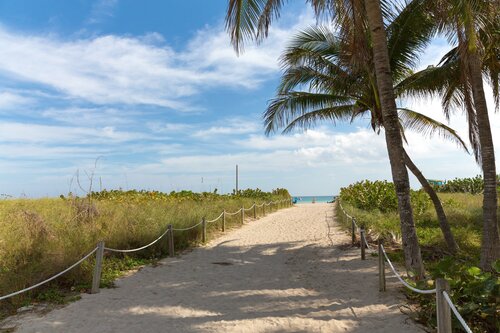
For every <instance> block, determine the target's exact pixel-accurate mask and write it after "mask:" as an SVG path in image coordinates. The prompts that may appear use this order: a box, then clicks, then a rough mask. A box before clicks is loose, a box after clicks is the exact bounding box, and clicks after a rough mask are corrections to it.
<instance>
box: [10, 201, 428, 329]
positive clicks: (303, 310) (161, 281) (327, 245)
mask: <svg viewBox="0 0 500 333" xmlns="http://www.w3.org/2000/svg"><path fill="white" fill-rule="evenodd" d="M348 242H349V237H348V235H346V234H345V233H344V232H343V231H341V230H340V229H339V228H338V227H337V226H336V224H335V221H333V205H331V204H303V205H297V206H295V207H292V208H287V209H284V210H281V211H279V212H276V213H272V214H270V215H268V216H267V217H265V218H262V219H260V220H257V221H249V222H248V223H247V224H246V225H245V226H243V227H242V228H241V229H237V230H232V231H230V232H227V234H225V235H223V236H222V237H219V238H217V239H216V240H213V241H211V242H209V243H208V244H207V245H206V246H203V247H200V248H196V249H194V250H193V251H192V252H189V253H185V254H182V255H180V256H179V257H176V258H168V259H165V260H162V261H161V262H160V265H159V266H157V267H145V268H144V269H142V270H140V271H138V272H137V273H135V274H133V275H131V276H129V277H126V278H123V279H120V280H119V281H117V288H115V289H103V290H101V293H99V294H95V295H87V294H85V295H83V296H82V299H81V300H80V301H77V302H74V303H71V304H69V305H67V306H65V307H63V308H60V309H57V310H53V311H51V312H49V313H46V314H44V315H41V314H37V313H29V314H25V315H22V316H18V317H15V318H10V324H12V323H15V325H17V329H16V330H15V332H44V333H45V332H47V333H49V332H50V333H51V332H65V333H70V332H96V333H97V332H99V333H101V332H141V333H146V332H249V333H250V332H252V333H259V332H273V333H277V332H374V333H376V332H403V331H404V332H406V333H412V332H424V331H423V330H422V329H421V328H419V327H418V326H417V325H416V324H414V323H413V322H412V321H411V320H410V319H409V318H408V317H407V316H405V315H404V314H402V313H401V311H400V305H401V303H402V302H404V299H403V298H402V296H401V293H400V290H399V288H398V286H397V285H394V284H388V289H389V290H388V291H387V292H385V293H380V292H379V291H378V278H377V259H376V258H375V257H372V256H370V255H368V256H367V257H368V258H367V260H366V261H361V260H360V254H359V249H357V248H351V249H347V250H341V249H340V248H339V245H341V244H347V243H348Z"/></svg>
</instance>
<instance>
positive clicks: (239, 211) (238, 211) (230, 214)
mask: <svg viewBox="0 0 500 333" xmlns="http://www.w3.org/2000/svg"><path fill="white" fill-rule="evenodd" d="M241 209H242V208H240V209H238V210H237V211H236V212H234V213H228V212H226V215H229V216H233V215H236V214H240V213H241Z"/></svg>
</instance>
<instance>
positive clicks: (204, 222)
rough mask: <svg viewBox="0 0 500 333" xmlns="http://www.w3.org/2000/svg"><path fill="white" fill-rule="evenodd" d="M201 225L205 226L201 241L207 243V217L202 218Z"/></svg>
mask: <svg viewBox="0 0 500 333" xmlns="http://www.w3.org/2000/svg"><path fill="white" fill-rule="evenodd" d="M201 225H202V227H203V233H202V235H201V241H202V242H203V243H205V242H206V241H207V220H206V219H205V217H203V219H202V220H201Z"/></svg>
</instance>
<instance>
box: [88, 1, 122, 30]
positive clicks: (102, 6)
mask: <svg viewBox="0 0 500 333" xmlns="http://www.w3.org/2000/svg"><path fill="white" fill-rule="evenodd" d="M117 4H118V0H96V1H95V2H94V3H93V5H92V9H91V12H90V17H89V18H88V19H87V23H88V24H96V23H100V22H102V21H104V20H105V19H107V18H110V17H112V16H113V13H114V9H115V8H116V5H117Z"/></svg>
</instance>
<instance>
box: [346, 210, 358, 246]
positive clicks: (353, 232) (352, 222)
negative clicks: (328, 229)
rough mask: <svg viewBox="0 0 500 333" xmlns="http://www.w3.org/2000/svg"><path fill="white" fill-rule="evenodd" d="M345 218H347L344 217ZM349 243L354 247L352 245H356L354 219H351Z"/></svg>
mask: <svg viewBox="0 0 500 333" xmlns="http://www.w3.org/2000/svg"><path fill="white" fill-rule="evenodd" d="M346 218H347V216H346ZM351 243H352V245H353V246H354V243H356V223H355V220H354V218H351Z"/></svg>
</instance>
